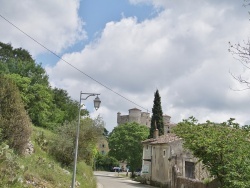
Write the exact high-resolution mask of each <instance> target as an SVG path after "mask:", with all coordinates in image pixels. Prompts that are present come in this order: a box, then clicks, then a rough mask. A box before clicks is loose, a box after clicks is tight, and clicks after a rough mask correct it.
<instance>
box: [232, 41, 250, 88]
mask: <svg viewBox="0 0 250 188" xmlns="http://www.w3.org/2000/svg"><path fill="white" fill-rule="evenodd" d="M228 51H229V52H231V54H232V55H233V57H234V58H235V59H236V60H237V61H238V62H240V63H241V64H242V65H243V67H244V69H245V70H246V71H247V72H248V71H249V70H250V66H249V65H250V53H249V51H250V40H248V41H243V43H242V44H240V43H238V44H234V45H233V44H231V43H230V42H229V49H228ZM245 74H246V73H245ZM231 75H232V76H233V78H234V79H235V80H237V81H238V82H239V83H240V84H241V85H242V86H243V87H244V88H243V89H241V90H245V89H250V80H249V79H248V76H247V75H244V74H240V75H238V76H236V75H234V74H233V73H231Z"/></svg>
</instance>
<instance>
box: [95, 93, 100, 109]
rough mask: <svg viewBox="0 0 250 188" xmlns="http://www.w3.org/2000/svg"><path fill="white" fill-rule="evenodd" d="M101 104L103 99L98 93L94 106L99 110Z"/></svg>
mask: <svg viewBox="0 0 250 188" xmlns="http://www.w3.org/2000/svg"><path fill="white" fill-rule="evenodd" d="M100 104H101V100H100V99H99V97H98V95H97V97H96V98H95V100H94V107H95V109H96V110H98V108H99V107H100Z"/></svg>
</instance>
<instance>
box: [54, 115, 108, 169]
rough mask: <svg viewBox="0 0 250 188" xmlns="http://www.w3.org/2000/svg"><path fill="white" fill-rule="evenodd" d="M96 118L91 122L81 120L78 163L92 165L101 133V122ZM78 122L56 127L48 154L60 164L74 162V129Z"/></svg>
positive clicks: (85, 119)
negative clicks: (82, 161)
mask: <svg viewBox="0 0 250 188" xmlns="http://www.w3.org/2000/svg"><path fill="white" fill-rule="evenodd" d="M101 119H102V118H101V117H100V116H98V117H97V118H96V119H94V120H92V119H90V118H89V117H87V118H84V119H81V122H80V132H79V145H78V161H81V160H84V161H85V162H86V163H87V164H88V165H90V166H92V165H93V162H94V161H93V159H94V156H95V153H96V145H97V142H98V138H99V137H100V136H102V133H103V124H104V123H103V121H101ZM77 124H78V122H77V121H73V122H70V123H65V124H64V125H63V126H60V127H57V129H56V132H57V133H58V134H57V136H56V137H55V138H54V141H53V142H52V145H51V146H50V153H51V154H52V155H53V156H55V158H56V159H57V160H58V161H59V162H61V163H62V164H65V165H69V164H71V163H72V162H73V161H74V155H73V154H74V148H75V137H76V127H77Z"/></svg>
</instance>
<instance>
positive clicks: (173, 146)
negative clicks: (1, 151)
mask: <svg viewBox="0 0 250 188" xmlns="http://www.w3.org/2000/svg"><path fill="white" fill-rule="evenodd" d="M142 144H143V162H142V177H144V178H145V180H146V181H148V184H151V185H157V186H161V187H166V188H181V187H190V188H191V187H192V188H193V187H201V188H204V187H205V185H203V181H204V180H205V179H207V178H209V173H208V171H207V170H206V169H205V168H204V166H203V164H202V163H201V162H199V160H198V159H197V158H195V157H193V155H192V153H191V152H190V151H188V150H185V149H184V148H183V140H182V139H181V138H179V137H177V136H176V135H175V134H173V133H167V134H165V135H162V136H158V130H156V131H155V133H154V138H151V139H147V140H145V141H143V142H142ZM198 184H200V185H199V186H197V185H198ZM214 187H216V186H214Z"/></svg>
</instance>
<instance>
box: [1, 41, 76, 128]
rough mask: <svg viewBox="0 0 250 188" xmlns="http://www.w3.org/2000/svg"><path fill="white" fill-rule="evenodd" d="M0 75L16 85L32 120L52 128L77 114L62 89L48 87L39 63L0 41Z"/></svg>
mask: <svg viewBox="0 0 250 188" xmlns="http://www.w3.org/2000/svg"><path fill="white" fill-rule="evenodd" d="M0 74H4V75H5V76H6V77H8V78H11V79H12V80H13V81H14V82H15V84H16V85H17V87H18V89H19V91H20V94H21V96H22V100H23V102H24V105H25V109H26V110H27V112H28V114H29V116H30V118H31V120H32V123H33V124H34V125H36V126H40V127H46V128H50V129H53V128H55V127H56V126H58V125H62V124H63V123H64V122H65V121H73V120H75V119H76V117H77V114H78V102H76V101H74V100H72V99H71V98H70V97H69V96H68V93H67V92H66V91H65V90H62V89H58V88H55V89H52V88H51V86H50V85H49V82H48V76H47V74H46V71H45V69H44V68H42V66H41V64H36V62H35V61H34V60H33V59H32V57H31V55H30V54H29V52H28V51H26V50H24V49H22V48H17V49H14V48H13V47H12V46H11V45H10V44H4V43H1V42H0Z"/></svg>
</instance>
